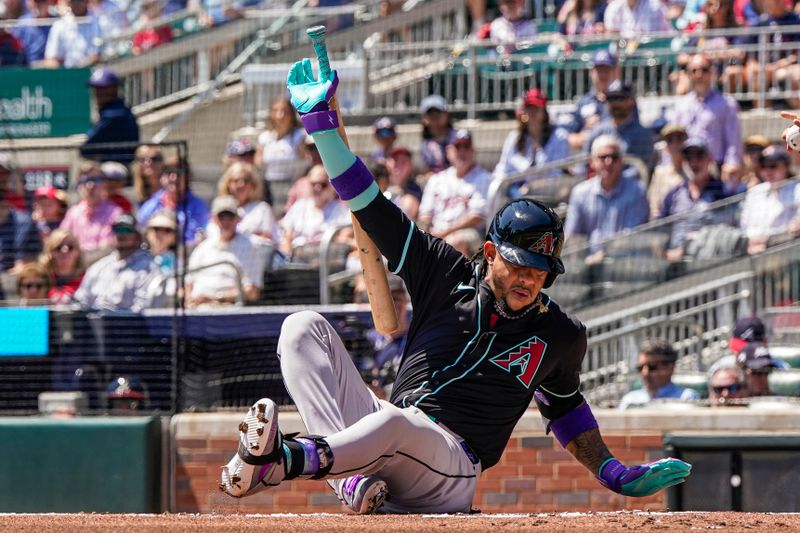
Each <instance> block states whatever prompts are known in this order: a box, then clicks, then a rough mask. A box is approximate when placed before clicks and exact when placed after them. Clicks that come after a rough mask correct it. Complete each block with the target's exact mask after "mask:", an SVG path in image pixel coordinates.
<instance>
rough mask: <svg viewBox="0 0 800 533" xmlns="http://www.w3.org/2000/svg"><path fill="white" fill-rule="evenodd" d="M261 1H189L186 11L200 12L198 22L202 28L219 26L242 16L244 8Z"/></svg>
mask: <svg viewBox="0 0 800 533" xmlns="http://www.w3.org/2000/svg"><path fill="white" fill-rule="evenodd" d="M260 2H261V0H234V1H226V0H190V2H189V3H188V9H190V10H195V11H201V15H200V21H201V24H202V25H204V26H219V25H221V24H225V23H226V22H230V21H232V20H236V19H240V18H242V17H243V16H244V10H245V8H246V7H249V6H253V5H256V4H258V3H260Z"/></svg>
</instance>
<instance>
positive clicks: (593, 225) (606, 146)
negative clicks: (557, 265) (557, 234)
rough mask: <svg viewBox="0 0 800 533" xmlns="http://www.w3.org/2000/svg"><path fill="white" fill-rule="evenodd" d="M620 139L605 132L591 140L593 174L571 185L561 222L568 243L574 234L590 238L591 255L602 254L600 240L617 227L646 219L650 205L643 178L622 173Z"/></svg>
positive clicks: (597, 258)
mask: <svg viewBox="0 0 800 533" xmlns="http://www.w3.org/2000/svg"><path fill="white" fill-rule="evenodd" d="M622 155H623V153H622V142H621V141H620V139H619V138H618V137H616V136H614V135H610V134H604V135H600V136H599V137H597V138H596V139H595V140H594V142H593V143H592V149H591V156H592V158H591V162H590V164H591V165H592V168H593V169H594V171H595V173H596V175H595V176H594V177H593V178H591V179H589V180H586V181H584V182H582V183H579V184H578V185H576V186H575V187H574V188H573V189H572V193H571V194H570V196H569V207H568V208H567V220H566V223H565V225H564V233H565V234H566V239H567V243H569V242H570V237H571V236H573V235H584V236H586V238H587V239H588V240H589V243H590V244H591V249H592V256H590V259H588V260H587V261H588V262H596V261H600V260H602V258H603V252H602V250H603V248H602V245H603V243H604V242H605V241H606V240H608V239H609V238H611V237H612V236H613V235H615V234H616V233H619V232H620V231H623V230H626V229H630V228H633V227H635V226H638V225H639V224H644V223H645V222H647V218H648V216H649V207H648V204H647V197H646V196H645V191H644V186H643V185H642V182H640V181H638V180H636V179H633V178H629V177H626V176H623V175H622V166H623V165H622Z"/></svg>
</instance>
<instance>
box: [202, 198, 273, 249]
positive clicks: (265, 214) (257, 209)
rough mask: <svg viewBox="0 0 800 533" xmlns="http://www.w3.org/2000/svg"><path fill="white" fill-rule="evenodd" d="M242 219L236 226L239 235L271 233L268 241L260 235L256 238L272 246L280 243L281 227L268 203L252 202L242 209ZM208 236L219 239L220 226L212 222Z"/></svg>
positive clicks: (207, 232)
mask: <svg viewBox="0 0 800 533" xmlns="http://www.w3.org/2000/svg"><path fill="white" fill-rule="evenodd" d="M241 210H242V219H241V220H240V221H239V224H237V225H236V232H237V233H246V234H248V235H252V234H254V233H269V234H270V235H271V237H270V238H269V239H266V238H264V237H261V236H260V235H254V237H256V238H258V239H261V240H262V241H264V242H266V243H270V244H274V243H276V242H279V239H280V226H278V223H277V221H276V220H275V215H273V214H272V208H271V207H270V206H269V204H268V203H267V202H263V201H256V200H254V201H252V202H249V203H247V204H245V205H243V206H242V207H241ZM206 234H207V235H208V236H209V237H214V238H218V237H219V226H217V225H216V224H215V223H214V221H213V220H212V221H210V222H209V223H208V226H207V227H206Z"/></svg>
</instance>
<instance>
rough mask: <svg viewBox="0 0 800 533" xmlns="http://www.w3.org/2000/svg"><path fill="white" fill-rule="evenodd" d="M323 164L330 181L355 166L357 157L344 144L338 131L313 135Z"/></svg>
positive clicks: (327, 131)
mask: <svg viewBox="0 0 800 533" xmlns="http://www.w3.org/2000/svg"><path fill="white" fill-rule="evenodd" d="M313 137H314V143H315V144H316V145H317V150H319V155H320V157H322V164H323V165H324V166H325V171H326V172H327V173H328V177H329V178H330V179H333V178H336V177H338V176H341V175H342V174H343V173H344V171H345V170H347V169H348V168H350V167H351V166H353V163H355V161H356V156H355V155H353V152H351V151H350V148H348V147H347V145H346V144H345V143H344V141H343V140H342V138H341V137H340V136H339V132H338V131H337V130H325V131H320V132H317V133H314V134H313Z"/></svg>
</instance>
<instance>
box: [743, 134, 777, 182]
mask: <svg viewBox="0 0 800 533" xmlns="http://www.w3.org/2000/svg"><path fill="white" fill-rule="evenodd" d="M769 145H770V142H769V139H767V138H766V137H764V136H763V135H761V134H758V133H756V134H754V135H750V136H749V137H748V138H747V139H745V140H744V150H743V151H742V177H741V178H740V179H739V182H740V183H741V187H744V189H750V188H751V187H754V186H756V185H758V184H759V183H761V175H760V174H761V152H763V151H764V148H766V147H767V146H769ZM741 187H740V188H741Z"/></svg>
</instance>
